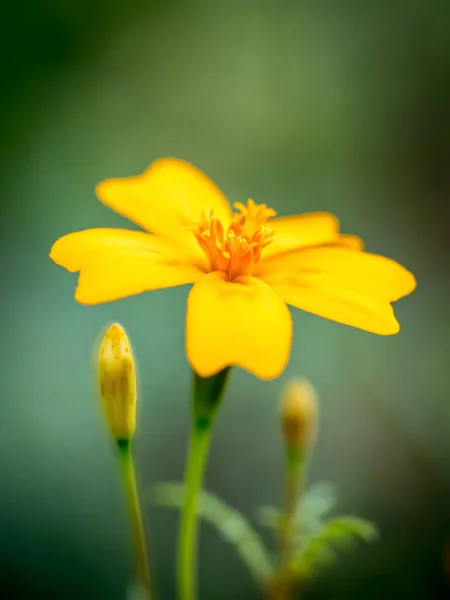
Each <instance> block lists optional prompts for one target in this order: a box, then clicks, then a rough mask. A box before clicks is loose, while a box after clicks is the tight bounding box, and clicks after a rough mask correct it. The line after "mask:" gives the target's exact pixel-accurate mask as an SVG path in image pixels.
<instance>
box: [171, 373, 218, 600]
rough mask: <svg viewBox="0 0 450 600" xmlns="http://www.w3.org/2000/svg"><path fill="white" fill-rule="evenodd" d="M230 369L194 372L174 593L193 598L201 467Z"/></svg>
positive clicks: (202, 468) (202, 466) (191, 599)
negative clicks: (208, 374) (205, 373)
mask: <svg viewBox="0 0 450 600" xmlns="http://www.w3.org/2000/svg"><path fill="white" fill-rule="evenodd" d="M229 371H230V369H229V368H226V369H224V370H223V371H220V372H219V373H217V375H214V376H212V377H206V378H204V377H200V376H199V375H197V374H196V373H194V379H193V388H192V389H193V392H192V426H191V435H190V441H189V450H188V456H187V462H186V472H185V497H184V506H183V512H182V515H181V524H180V534H179V540H178V596H179V599H180V600H195V599H196V597H197V586H196V554H197V504H198V496H199V492H200V489H201V485H202V481H203V474H204V471H205V466H206V461H207V457H208V450H209V445H210V441H211V435H212V426H213V423H214V420H215V417H216V414H217V411H218V408H219V406H220V401H221V399H222V396H223V392H224V389H225V385H226V382H227V378H228V373H229Z"/></svg>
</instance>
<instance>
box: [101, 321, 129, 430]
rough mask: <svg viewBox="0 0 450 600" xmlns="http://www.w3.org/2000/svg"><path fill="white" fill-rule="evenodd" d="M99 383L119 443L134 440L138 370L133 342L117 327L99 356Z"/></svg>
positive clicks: (110, 331) (106, 417)
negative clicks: (132, 348) (132, 346)
mask: <svg viewBox="0 0 450 600" xmlns="http://www.w3.org/2000/svg"><path fill="white" fill-rule="evenodd" d="M98 381H99V386H100V397H101V400H102V406H103V413H104V415H105V419H106V423H107V425H108V429H109V431H110V432H111V435H112V436H113V438H114V439H115V440H131V438H132V437H133V433H134V430H135V427H136V370H135V366H134V359H133V353H132V350H131V345H130V340H129V339H128V336H127V334H126V333H125V330H124V329H123V327H121V326H120V325H119V324H118V323H113V324H112V325H111V327H109V329H108V331H107V332H106V333H105V336H104V337H103V340H102V343H101V344H100V350H99V355H98Z"/></svg>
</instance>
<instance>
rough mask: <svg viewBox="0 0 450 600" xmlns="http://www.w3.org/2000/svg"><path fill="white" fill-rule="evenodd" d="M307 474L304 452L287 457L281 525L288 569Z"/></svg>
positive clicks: (283, 555) (282, 551) (284, 563)
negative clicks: (296, 514)
mask: <svg viewBox="0 0 450 600" xmlns="http://www.w3.org/2000/svg"><path fill="white" fill-rule="evenodd" d="M304 474H305V456H304V452H302V451H298V450H297V451H291V452H289V451H288V453H287V456H286V467H285V481H284V502H283V514H282V517H281V525H280V534H279V535H280V558H281V565H282V567H286V566H287V564H288V562H289V559H290V557H291V554H292V550H293V545H294V538H295V513H296V511H297V506H298V503H299V500H300V493H301V488H302V485H303V478H304Z"/></svg>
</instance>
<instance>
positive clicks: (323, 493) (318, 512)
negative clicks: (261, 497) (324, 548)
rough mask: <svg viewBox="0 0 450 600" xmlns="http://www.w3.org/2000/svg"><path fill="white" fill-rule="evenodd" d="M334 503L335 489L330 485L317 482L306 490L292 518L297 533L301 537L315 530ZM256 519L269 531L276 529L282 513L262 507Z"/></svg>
mask: <svg viewBox="0 0 450 600" xmlns="http://www.w3.org/2000/svg"><path fill="white" fill-rule="evenodd" d="M336 502H337V493H336V488H335V486H334V485H332V484H331V483H328V482H319V483H315V484H314V485H312V486H311V487H310V488H308V489H307V490H306V491H305V492H304V495H303V497H301V498H300V502H299V505H298V509H297V512H296V515H295V517H294V522H295V528H296V530H297V532H298V533H300V531H301V532H302V535H303V534H304V533H305V531H307V532H309V531H312V530H315V529H317V528H318V527H319V526H320V525H321V523H322V521H323V519H324V517H325V516H326V515H327V514H328V513H329V512H330V511H331V510H332V509H333V508H334V506H335V504H336ZM257 518H258V521H259V522H260V523H261V525H263V526H265V527H269V528H270V529H278V527H279V525H280V520H281V518H282V511H280V510H279V509H278V508H275V507H273V506H264V507H262V508H260V509H259V510H258V513H257Z"/></svg>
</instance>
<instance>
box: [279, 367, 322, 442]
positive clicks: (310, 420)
mask: <svg viewBox="0 0 450 600" xmlns="http://www.w3.org/2000/svg"><path fill="white" fill-rule="evenodd" d="M317 404H318V403H317V394H316V391H315V389H314V388H313V386H312V385H311V384H310V383H309V382H308V381H307V380H306V379H300V378H299V379H292V380H291V381H289V382H288V383H287V384H286V386H285V388H284V390H283V392H282V395H281V418H282V424H283V432H284V437H285V441H286V445H287V447H288V448H289V449H292V450H302V449H304V448H306V447H308V446H310V445H311V444H312V443H313V441H314V437H315V434H316V422H317Z"/></svg>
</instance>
